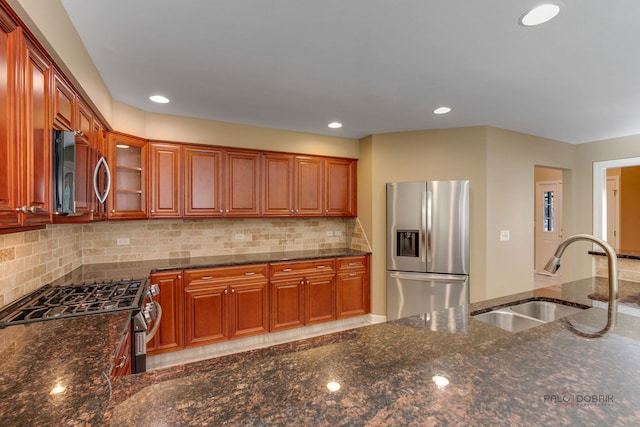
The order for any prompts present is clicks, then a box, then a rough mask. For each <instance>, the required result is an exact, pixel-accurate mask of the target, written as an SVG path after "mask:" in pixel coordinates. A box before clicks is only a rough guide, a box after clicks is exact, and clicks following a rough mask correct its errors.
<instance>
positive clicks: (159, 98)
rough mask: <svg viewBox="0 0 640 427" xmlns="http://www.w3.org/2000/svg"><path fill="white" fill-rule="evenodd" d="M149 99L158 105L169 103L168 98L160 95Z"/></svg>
mask: <svg viewBox="0 0 640 427" xmlns="http://www.w3.org/2000/svg"><path fill="white" fill-rule="evenodd" d="M149 99H150V100H152V101H153V102H157V103H158V104H166V103H168V102H169V98H167V97H164V96H162V95H151V96H150V97H149Z"/></svg>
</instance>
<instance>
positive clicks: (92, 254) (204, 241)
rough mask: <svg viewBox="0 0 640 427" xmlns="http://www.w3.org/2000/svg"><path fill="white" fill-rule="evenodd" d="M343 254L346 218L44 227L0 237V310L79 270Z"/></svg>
mask: <svg viewBox="0 0 640 427" xmlns="http://www.w3.org/2000/svg"><path fill="white" fill-rule="evenodd" d="M342 247H350V248H353V249H359V250H370V246H369V243H368V241H367V239H366V236H365V235H364V233H363V231H362V228H361V226H360V223H359V221H358V220H357V219H353V218H309V219H301V218H291V219H289V218H273V219H268V218H255V219H227V218H222V219H214V220H157V221H155V220H154V221H123V222H116V221H113V222H103V223H94V224H86V225H66V224H65V225H49V226H47V228H46V229H45V230H37V231H27V232H22V233H14V234H5V235H0V307H1V306H3V305H5V304H8V303H10V302H12V301H14V300H16V299H18V298H20V297H21V296H23V295H25V294H27V293H29V292H31V291H33V290H35V289H38V288H39V287H41V286H43V285H44V284H46V283H48V282H51V281H52V280H54V279H57V278H58V277H61V276H63V275H64V274H66V273H68V272H69V271H71V270H73V269H75V268H77V267H79V266H81V265H82V264H99V263H106V262H117V261H142V260H152V259H168V258H188V257H199V256H211V255H229V254H244V253H259V252H272V251H284V250H305V249H323V248H342Z"/></svg>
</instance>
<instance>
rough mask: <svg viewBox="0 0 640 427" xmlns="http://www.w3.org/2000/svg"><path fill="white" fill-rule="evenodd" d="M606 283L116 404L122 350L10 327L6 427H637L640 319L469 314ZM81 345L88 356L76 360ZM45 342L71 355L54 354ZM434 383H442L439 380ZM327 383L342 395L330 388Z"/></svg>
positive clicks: (52, 330)
mask: <svg viewBox="0 0 640 427" xmlns="http://www.w3.org/2000/svg"><path fill="white" fill-rule="evenodd" d="M600 282H601V280H600V279H586V280H580V281H576V282H571V283H567V284H565V285H563V286H562V288H561V290H558V289H556V290H553V289H550V288H547V289H543V290H539V291H533V292H525V293H521V294H517V295H512V296H509V297H503V298H498V299H494V300H491V301H484V302H481V303H476V304H472V305H470V306H464V307H461V308H458V309H451V310H448V311H446V312H438V313H434V314H432V315H431V316H429V317H428V318H425V317H420V316H414V317H410V318H406V319H400V320H397V321H392V322H387V323H382V324H377V325H370V326H365V327H361V328H357V329H353V330H349V331H344V332H338V333H333V334H328V335H323V336H320V337H316V338H310V339H304V340H299V341H295V342H291V343H287V344H281V345H276V346H272V347H269V348H264V349H260V350H254V351H248V352H242V353H238V354H234V355H229V356H224V357H219V358H216V359H210V360H206V361H202V362H196V363H191V364H187V365H182V366H177V367H172V368H166V369H160V370H157V371H151V372H146V373H143V374H137V375H132V376H129V377H121V378H114V379H113V380H112V394H111V397H110V398H109V391H108V383H107V382H106V379H105V377H104V376H103V375H101V372H103V371H105V370H107V369H108V368H109V365H110V362H109V361H108V360H107V359H108V357H107V356H106V355H104V354H103V353H104V352H107V353H109V352H110V354H111V355H112V356H111V357H113V354H114V352H115V346H116V345H117V343H115V342H111V343H110V344H107V343H105V342H104V341H103V339H100V338H97V341H99V344H98V342H96V343H92V341H91V340H89V339H88V338H87V336H86V335H85V334H83V333H80V334H79V335H80V337H78V336H76V337H74V336H73V333H71V332H69V331H70V330H71V328H69V327H68V326H66V325H65V324H64V323H62V322H73V321H77V322H82V321H83V320H81V319H72V320H66V321H60V323H58V321H54V322H44V323H40V324H31V325H29V326H15V327H10V328H7V329H5V330H2V331H0V340H3V339H5V340H6V337H5V335H6V334H7V333H9V332H10V331H11V329H12V328H22V331H26V330H30V331H29V332H28V334H27V336H26V338H27V340H26V342H25V340H24V339H22V337H21V338H20V339H19V340H16V341H15V343H14V344H13V345H12V346H11V347H10V348H8V347H7V346H6V345H5V346H4V347H3V348H5V352H7V351H9V353H10V357H9V360H10V362H7V361H6V360H5V359H6V357H3V358H2V361H0V363H1V364H2V365H0V366H1V367H2V374H1V375H2V376H1V380H0V392H1V393H2V399H3V400H2V403H0V417H1V418H0V424H1V425H22V424H31V425H79V424H84V423H85V421H86V422H87V423H89V424H91V425H103V424H104V425H113V426H122V425H166V426H183V425H257V426H260V425H265V426H267V425H332V426H347V425H348V426H353V425H370V426H377V425H436V424H437V425H467V426H469V425H482V426H484V425H509V426H511V425H553V426H558V425H594V426H596V425H597V426H600V425H636V424H638V423H640V405H639V404H638V403H639V402H638V398H639V397H638V396H640V381H638V373H637V368H638V366H640V318H637V317H634V316H631V315H628V314H623V313H618V316H617V317H618V320H617V324H616V327H615V329H614V330H613V331H610V332H609V333H608V334H606V335H605V336H604V337H602V338H599V339H585V338H582V337H580V336H577V335H575V334H573V333H571V332H570V331H569V330H568V329H566V327H565V326H564V325H563V323H561V322H552V323H548V324H545V325H542V326H539V327H536V328H533V329H529V330H527V331H524V332H520V333H517V334H513V333H510V332H507V331H504V330H502V329H498V328H495V327H492V326H489V325H487V324H484V323H482V322H480V321H477V320H475V319H473V318H470V317H469V313H470V311H474V310H478V309H482V308H486V307H488V306H492V305H499V304H505V303H508V302H510V301H515V300H520V299H524V298H527V297H530V296H547V295H548V294H549V295H550V294H553V295H550V296H552V297H556V298H561V299H565V300H569V301H572V302H576V303H585V302H587V303H588V302H589V301H590V300H589V298H588V297H587V295H588V294H590V293H592V292H593V291H594V289H595V288H596V287H597V286H598V285H601V283H600ZM639 289H640V288H639ZM571 318H572V321H573V322H574V323H575V324H578V325H580V326H581V327H584V328H585V329H588V328H593V329H598V328H599V327H600V326H602V325H604V323H605V321H606V310H603V309H601V308H598V307H593V308H589V309H587V310H584V311H582V312H580V313H578V314H575V315H572V316H571ZM82 319H87V318H82ZM55 323H58V326H54V325H53V324H55ZM47 325H51V326H47ZM69 326H70V325H69ZM74 326H75V325H74ZM78 326H80V325H78ZM100 327H101V328H103V329H104V330H103V331H102V332H103V333H107V330H109V328H110V326H108V325H103V326H98V325H94V326H93V328H100ZM73 329H76V331H77V332H76V333H78V332H81V331H82V330H83V329H82V328H75V327H74V328H73ZM116 329H118V328H116ZM89 331H91V329H89ZM113 333H115V331H114V332H113ZM14 334H17V332H16V333H14ZM91 335H92V336H96V337H98V336H100V332H99V331H95V333H92V334H91ZM79 341H80V342H85V341H88V342H89V343H90V344H91V345H90V348H88V349H87V351H82V352H81V353H80V352H79V351H78V347H75V345H76V343H78V342H79ZM67 342H68V343H67ZM109 345H111V346H112V347H111V348H110V349H109V351H107V350H106V349H105V347H108V346H109ZM34 346H35V347H34ZM50 346H53V347H54V348H66V349H67V350H66V353H65V352H63V351H62V350H57V351H58V353H52V351H53V350H51V349H49V347H50ZM74 347H75V348H74ZM31 350H35V351H34V352H32V351H31ZM29 352H30V353H32V354H31V356H29V357H27V358H23V354H24V353H29ZM74 353H75V354H76V355H75V356H74V357H70V356H69V354H74ZM57 372H60V373H59V374H56V373H57ZM65 373H66V374H69V373H72V374H73V375H75V376H76V377H77V379H78V380H79V381H80V382H78V383H77V386H76V387H71V388H70V389H68V390H67V392H66V396H64V397H62V398H59V399H58V400H57V401H56V400H54V399H53V398H52V397H51V395H50V394H49V391H50V390H51V388H52V387H53V385H55V378H58V376H60V377H63V376H64V375H65ZM434 376H441V377H445V378H447V379H448V381H449V384H448V385H447V386H438V385H436V384H435V383H434V382H433V381H432V378H433V377H434ZM54 377H55V378H54ZM74 378H75V377H74ZM331 381H333V382H336V383H338V384H340V386H341V388H340V389H339V390H338V391H335V392H332V391H330V390H329V389H328V388H327V384H328V383H329V382H331Z"/></svg>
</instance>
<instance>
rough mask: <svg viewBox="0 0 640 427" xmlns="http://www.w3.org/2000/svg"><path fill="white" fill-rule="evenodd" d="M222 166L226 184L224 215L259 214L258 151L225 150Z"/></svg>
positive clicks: (246, 215) (245, 215)
mask: <svg viewBox="0 0 640 427" xmlns="http://www.w3.org/2000/svg"><path fill="white" fill-rule="evenodd" d="M224 167H225V169H226V174H225V175H226V185H225V188H224V191H225V195H226V197H225V206H224V214H225V215H226V216H244V217H248V216H259V215H260V213H261V210H260V153H259V152H254V151H226V153H225V162H224Z"/></svg>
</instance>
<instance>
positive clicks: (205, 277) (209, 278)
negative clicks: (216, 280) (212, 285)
mask: <svg viewBox="0 0 640 427" xmlns="http://www.w3.org/2000/svg"><path fill="white" fill-rule="evenodd" d="M211 279H213V276H202V277H201V278H200V280H211Z"/></svg>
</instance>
